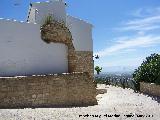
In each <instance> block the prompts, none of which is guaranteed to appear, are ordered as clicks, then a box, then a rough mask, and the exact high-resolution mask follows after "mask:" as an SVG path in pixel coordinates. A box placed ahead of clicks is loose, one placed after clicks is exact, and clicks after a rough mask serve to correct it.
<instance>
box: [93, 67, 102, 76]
mask: <svg viewBox="0 0 160 120" xmlns="http://www.w3.org/2000/svg"><path fill="white" fill-rule="evenodd" d="M95 70H96V72H97V74H98V75H99V73H100V72H101V71H102V67H101V68H100V67H99V66H96V67H95Z"/></svg>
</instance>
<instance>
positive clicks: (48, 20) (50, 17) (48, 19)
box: [43, 15, 53, 25]
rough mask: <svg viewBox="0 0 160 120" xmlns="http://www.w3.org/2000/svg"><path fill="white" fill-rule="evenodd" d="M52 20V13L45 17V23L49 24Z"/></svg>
mask: <svg viewBox="0 0 160 120" xmlns="http://www.w3.org/2000/svg"><path fill="white" fill-rule="evenodd" d="M52 21H53V16H52V15H48V16H47V17H46V18H45V20H44V24H43V25H48V24H50V23H52Z"/></svg>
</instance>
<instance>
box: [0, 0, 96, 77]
mask: <svg viewBox="0 0 160 120" xmlns="http://www.w3.org/2000/svg"><path fill="white" fill-rule="evenodd" d="M65 7H66V6H65V3H64V2H63V1H62V0H59V1H58V0H54V1H53V0H52V1H49V2H36V3H32V4H30V6H29V12H28V19H27V21H26V22H21V21H16V20H8V19H7V20H6V19H0V43H1V44H0V57H1V58H0V76H17V75H33V74H34V75H35V74H49V73H64V72H68V58H67V54H68V51H67V50H68V49H67V46H66V45H65V44H62V43H50V44H47V43H45V42H44V41H43V40H41V35H40V26H41V25H42V24H43V22H44V19H45V17H46V16H47V15H48V14H51V15H53V17H54V19H55V20H57V21H63V22H65V23H66V25H67V27H68V28H69V29H70V31H71V33H72V37H73V45H74V47H75V50H76V51H93V42H92V25H91V24H89V23H87V22H85V21H83V20H80V19H78V18H74V17H72V16H69V15H67V14H66V10H65Z"/></svg>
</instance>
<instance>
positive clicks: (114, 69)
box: [102, 66, 138, 74]
mask: <svg viewBox="0 0 160 120" xmlns="http://www.w3.org/2000/svg"><path fill="white" fill-rule="evenodd" d="M137 68H138V67H137V66H110V67H103V70H102V74H105V73H114V74H125V73H126V74H132V73H133V72H134V70H135V69H137Z"/></svg>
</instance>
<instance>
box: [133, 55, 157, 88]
mask: <svg viewBox="0 0 160 120" xmlns="http://www.w3.org/2000/svg"><path fill="white" fill-rule="evenodd" d="M133 78H134V80H135V81H136V82H137V83H139V82H147V83H156V84H158V85H160V55H159V54H155V53H154V54H151V55H150V56H149V57H146V60H145V61H143V63H142V64H141V66H139V67H138V69H136V70H135V71H134V73H133Z"/></svg>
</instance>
